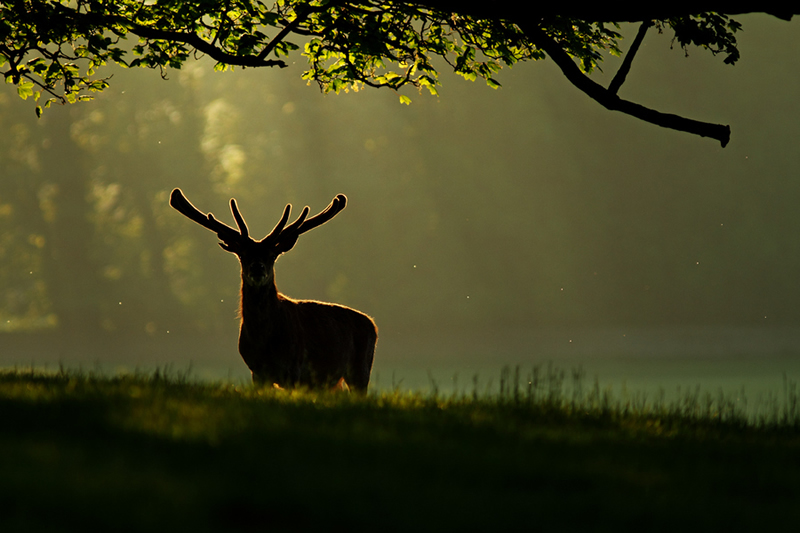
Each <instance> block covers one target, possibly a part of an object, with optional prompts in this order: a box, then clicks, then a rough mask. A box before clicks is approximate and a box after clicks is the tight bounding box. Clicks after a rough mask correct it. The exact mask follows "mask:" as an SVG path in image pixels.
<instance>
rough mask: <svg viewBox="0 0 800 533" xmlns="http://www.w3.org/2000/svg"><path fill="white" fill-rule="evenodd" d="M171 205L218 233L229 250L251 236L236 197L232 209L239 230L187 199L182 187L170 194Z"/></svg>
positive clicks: (232, 201)
mask: <svg viewBox="0 0 800 533" xmlns="http://www.w3.org/2000/svg"><path fill="white" fill-rule="evenodd" d="M169 205H171V206H172V207H173V208H174V209H175V210H176V211H178V212H179V213H181V214H182V215H184V216H185V217H187V218H189V219H190V220H193V221H195V222H197V223H198V224H200V225H201V226H203V227H204V228H207V229H210V230H211V231H213V232H214V233H216V234H217V237H219V239H220V240H221V241H222V243H224V244H222V243H220V246H222V247H223V248H224V249H225V250H228V251H229V252H231V251H233V250H231V249H230V246H231V245H235V244H238V243H240V242H242V241H243V240H246V239H248V238H249V232H248V230H247V224H245V222H244V218H242V215H241V214H240V213H239V208H238V207H237V206H236V200H234V199H231V211H232V212H233V218H234V219H235V220H236V225H237V226H238V227H239V230H238V231H237V230H235V229H233V228H232V227H230V226H229V225H227V224H225V223H224V222H220V221H219V220H217V219H216V218H214V215H212V214H211V213H209V214H207V215H206V214H205V213H203V212H202V211H200V210H199V209H197V208H196V207H195V206H193V205H192V203H191V202H190V201H189V200H187V199H186V196H184V195H183V192H182V191H181V190H180V189H174V190H173V191H172V194H170V196H169Z"/></svg>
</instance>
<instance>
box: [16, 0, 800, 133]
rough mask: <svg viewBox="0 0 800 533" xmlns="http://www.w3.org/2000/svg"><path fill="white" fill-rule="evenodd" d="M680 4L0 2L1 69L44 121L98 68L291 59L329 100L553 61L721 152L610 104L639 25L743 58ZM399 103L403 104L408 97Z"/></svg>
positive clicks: (81, 94) (83, 94)
mask: <svg viewBox="0 0 800 533" xmlns="http://www.w3.org/2000/svg"><path fill="white" fill-rule="evenodd" d="M680 4H681V3H680V2H678V3H677V5H676V3H671V4H670V7H669V8H652V7H645V8H643V7H631V8H620V7H609V8H605V7H603V8H598V7H591V6H590V7H584V8H580V7H576V6H567V7H561V6H550V7H545V8H537V9H536V10H531V8H530V6H526V5H524V4H519V3H518V2H513V1H509V0H500V1H498V2H492V3H489V2H485V1H483V2H475V1H464V2H456V1H453V0H417V1H411V0H408V1H402V0H395V1H387V0H360V1H345V0H277V1H276V2H274V3H272V4H271V5H269V4H267V3H264V2H261V1H258V0H204V1H200V2H183V1H178V0H155V1H141V0H12V1H10V2H2V3H0V69H2V72H3V74H4V76H5V78H6V81H7V82H8V83H13V84H15V85H16V87H17V91H18V93H19V96H20V97H22V98H23V99H27V98H33V99H34V100H35V102H36V112H37V114H41V112H42V107H47V106H49V105H50V104H51V103H53V102H60V103H72V102H75V101H79V100H84V99H89V98H91V94H92V93H93V92H97V91H102V90H103V89H105V88H106V87H107V86H108V83H109V79H108V78H107V77H103V76H102V74H101V73H100V72H99V70H98V69H99V68H100V67H102V66H103V65H104V64H106V63H108V62H114V63H118V64H120V65H123V66H127V67H136V66H142V67H149V68H154V69H160V71H161V74H162V76H166V73H167V70H168V69H177V68H180V67H181V65H182V64H183V63H185V62H186V61H188V60H189V59H192V58H197V57H199V56H203V55H205V56H208V57H210V58H212V59H213V60H215V61H216V66H215V68H216V69H218V70H226V69H229V68H233V67H237V66H238V67H285V66H286V65H287V63H286V61H287V59H286V58H287V56H289V55H290V54H293V53H299V54H300V55H302V56H303V57H304V58H305V60H306V61H307V62H308V68H307V70H306V71H305V72H304V73H303V78H304V79H306V80H309V82H316V83H317V84H319V86H320V88H321V89H322V90H323V91H325V92H339V91H342V90H345V91H347V90H359V89H361V88H362V87H365V86H368V87H388V88H390V89H394V90H398V89H400V88H401V87H404V86H413V87H416V88H418V89H420V90H422V89H426V90H428V91H430V92H431V93H433V94H436V93H437V86H438V85H439V72H438V69H439V68H440V66H439V65H447V66H448V67H449V68H452V70H453V71H454V72H455V73H457V74H459V75H460V76H463V77H464V78H466V79H469V80H475V79H477V78H482V79H483V80H485V81H486V83H487V84H488V85H489V86H491V87H495V88H496V87H499V85H500V84H499V83H498V82H497V80H496V79H495V75H496V73H497V72H498V71H499V70H500V69H501V68H502V67H503V66H511V65H514V64H515V63H517V62H520V61H525V60H540V59H544V58H545V57H548V56H549V57H550V58H551V59H552V60H553V61H554V62H555V63H556V64H557V65H558V67H559V68H560V69H561V71H562V72H563V73H564V75H565V76H566V77H567V79H568V80H569V81H570V82H571V83H572V84H574V85H575V86H576V87H577V88H579V89H580V90H582V91H583V92H585V93H586V94H587V95H589V96H590V97H591V98H593V99H595V100H596V101H598V102H599V103H600V104H601V105H603V106H604V107H606V108H608V109H612V110H618V111H621V112H623V113H627V114H629V115H632V116H635V117H637V118H639V119H642V120H645V121H648V122H651V123H653V124H657V125H659V126H664V127H668V128H673V129H676V130H681V131H686V132H689V133H693V134H696V135H701V136H706V137H711V138H714V139H717V140H719V141H720V143H721V144H722V146H725V145H726V144H727V143H728V140H729V138H730V128H729V127H728V126H724V125H719V124H710V123H705V122H700V121H696V120H693V119H689V118H684V117H680V116H677V115H672V114H666V113H662V112H659V111H655V110H652V109H649V108H646V107H644V106H642V105H639V104H636V103H634V102H630V101H627V100H625V99H622V98H620V97H619V96H618V95H617V93H618V91H619V89H620V87H621V86H622V84H623V82H624V81H625V77H626V75H627V72H628V70H629V69H630V66H631V62H632V61H633V58H634V56H635V54H636V50H637V49H638V47H639V45H640V44H641V42H642V40H643V39H644V37H645V33H646V32H647V30H648V28H655V29H656V30H657V31H659V32H663V31H670V32H673V34H674V39H673V42H674V43H677V44H678V45H679V46H680V47H682V48H684V49H687V48H688V47H693V46H694V47H700V48H703V49H706V50H709V51H710V52H711V53H712V54H715V55H721V56H722V58H723V61H724V62H725V63H728V64H734V63H735V62H736V61H737V60H738V59H739V51H738V49H737V46H736V38H735V34H736V32H737V30H739V29H740V27H741V26H740V24H739V23H738V22H736V21H735V20H734V19H732V18H731V15H734V14H735V13H725V12H718V11H715V7H718V6H712V5H709V6H696V3H692V4H690V5H691V6H692V7H688V5H689V4H688V3H686V4H687V6H681V5H680ZM765 4H767V5H765ZM768 4H769V2H766V3H763V2H762V3H761V4H760V5H759V8H758V10H760V11H766V12H769V13H771V14H774V15H775V16H778V17H780V18H783V19H790V18H791V16H792V15H793V13H792V11H797V10H796V9H794V10H793V9H792V8H788V7H785V5H786V4H785V3H782V4H781V7H777V3H776V6H770V5H768ZM771 7H774V9H771ZM701 9H702V11H700V10H701ZM622 22H639V23H640V24H641V25H640V28H639V31H638V33H637V35H636V37H635V38H634V39H633V41H632V44H631V45H630V47H629V48H628V50H627V51H626V52H625V54H624V60H623V62H622V64H621V67H620V69H619V71H618V72H617V74H616V75H615V77H614V79H613V80H612V82H611V84H610V85H609V87H607V88H606V87H603V86H601V85H599V84H598V83H596V82H595V81H594V80H592V79H591V77H590V76H589V75H590V74H591V73H592V72H593V71H594V70H595V69H597V68H598V66H599V64H600V63H601V61H602V59H603V56H604V54H607V53H608V54H612V55H623V51H622V47H621V41H622V36H621V34H620V33H619V23H622ZM130 37H133V39H129V38H130ZM437 59H438V61H437ZM400 100H401V101H402V102H403V103H409V101H410V100H409V98H408V97H407V96H405V95H401V96H400Z"/></svg>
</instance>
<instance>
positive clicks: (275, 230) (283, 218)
mask: <svg viewBox="0 0 800 533" xmlns="http://www.w3.org/2000/svg"><path fill="white" fill-rule="evenodd" d="M291 211H292V204H286V207H285V208H284V209H283V216H281V219H280V220H279V221H278V223H277V224H275V227H274V228H272V231H270V232H269V235H267V236H266V237H264V238H263V239H261V240H262V241H266V240H267V239H270V238H272V237H278V236H279V235H280V234H281V232H282V231H283V227H284V226H286V222H287V221H288V220H289V213H290V212H291Z"/></svg>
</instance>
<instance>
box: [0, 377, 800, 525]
mask: <svg viewBox="0 0 800 533" xmlns="http://www.w3.org/2000/svg"><path fill="white" fill-rule="evenodd" d="M509 377H510V374H509V373H507V374H506V375H505V376H504V377H503V378H501V379H505V381H504V382H503V387H502V391H503V392H502V393H501V394H500V395H495V396H482V395H478V394H476V395H475V396H473V395H466V396H463V395H462V396H454V397H449V396H448V397H442V396H441V395H437V394H431V395H419V394H413V393H401V392H383V393H376V394H369V395H367V396H366V397H360V396H356V395H351V394H345V393H339V394H329V393H318V392H313V391H293V392H289V391H279V390H272V389H260V390H259V389H255V388H253V387H249V386H247V387H245V386H234V385H230V384H220V383H194V382H191V381H189V380H188V379H186V378H185V377H181V376H172V377H165V376H164V375H163V373H159V372H157V373H156V374H155V375H147V376H144V375H121V376H116V377H103V376H93V375H86V374H80V373H74V372H65V371H61V372H59V373H55V374H45V373H41V372H33V371H17V370H8V371H4V372H0V530H2V531H87V530H99V531H102V530H114V531H142V530H148V531H176V530H180V531H264V530H267V531H298V530H310V531H318V530H327V529H330V528H337V529H345V530H348V531H358V530H379V531H396V530H397V531H399V530H459V531H487V530H493V531H498V530H502V529H511V528H523V530H534V529H535V530H539V529H543V530H554V529H559V530H563V529H564V528H565V527H569V528H576V527H585V528H590V529H591V530H593V531H597V530H614V531H619V530H629V529H632V528H637V529H640V530H647V531H657V530H675V529H678V528H686V527H692V528H697V527H711V528H713V529H717V530H719V529H723V528H726V529H731V530H742V531H744V530H755V529H756V528H758V529H763V528H765V527H778V526H781V525H784V524H787V523H792V522H796V521H797V520H798V519H800V506H798V505H797V502H798V501H800V484H799V483H798V480H799V479H800V417H799V416H798V413H797V408H796V407H797V401H796V400H797V399H796V395H795V388H794V387H793V386H791V387H789V388H788V389H787V394H785V395H784V401H783V404H782V405H777V404H776V406H775V409H774V410H773V411H772V413H771V414H768V415H764V416H761V417H760V418H759V419H757V420H748V419H747V418H746V417H745V415H744V414H743V412H742V411H741V410H740V409H739V408H738V407H737V406H736V405H735V403H734V402H731V401H729V400H727V399H725V398H712V397H710V396H703V395H700V394H697V393H690V394H686V395H685V396H684V397H682V398H680V399H679V400H676V401H674V402H671V403H666V402H663V401H659V400H658V399H654V401H645V399H644V398H641V397H636V396H634V397H633V398H613V397H611V396H610V394H609V393H608V392H605V391H601V390H599V388H598V387H597V386H595V387H594V388H592V387H588V390H587V392H586V393H585V394H582V393H578V392H573V393H566V392H563V389H562V388H561V384H560V382H559V381H558V379H559V378H558V375H557V374H556V373H553V372H551V371H549V370H548V373H547V375H542V376H541V379H539V377H538V376H537V379H536V380H534V382H531V383H530V384H528V383H525V384H524V386H520V385H517V384H513V385H512V383H511V382H512V380H510V379H508V378H509ZM561 377H562V378H563V374H562V376H561ZM513 381H514V383H518V380H516V379H515V380H513Z"/></svg>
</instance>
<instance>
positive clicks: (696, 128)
mask: <svg viewBox="0 0 800 533" xmlns="http://www.w3.org/2000/svg"><path fill="white" fill-rule="evenodd" d="M522 29H523V31H524V32H525V34H526V35H528V37H529V38H530V39H531V41H532V42H533V44H534V45H536V47H537V48H539V49H541V50H543V51H544V52H545V53H546V54H547V55H548V56H550V58H551V59H552V60H553V61H554V62H555V63H556V65H558V67H559V68H560V69H561V72H563V73H564V75H565V76H566V77H567V79H568V80H569V81H570V82H571V83H572V84H573V85H574V86H575V87H577V88H578V89H580V90H581V91H583V92H584V93H586V94H587V95H588V96H589V97H590V98H592V99H593V100H595V101H596V102H598V103H599V104H600V105H602V106H603V107H605V108H606V109H610V110H612V111H620V112H622V113H625V114H626V115H631V116H632V117H636V118H638V119H641V120H644V121H645V122H650V123H651V124H655V125H657V126H662V127H664V128H670V129H673V130H678V131H685V132H687V133H692V134H694V135H699V136H701V137H711V138H712V139H716V140H718V141H719V142H720V144H721V145H722V147H723V148H724V147H725V146H726V145H727V144H728V141H730V137H731V129H730V127H729V126H724V125H722V124H711V123H708V122H700V121H698V120H693V119H690V118H685V117H681V116H679V115H672V114H669V113H661V112H659V111H655V110H653V109H649V108H647V107H644V106H643V105H639V104H635V103H633V102H629V101H627V100H623V99H622V98H620V97H618V96H617V95H616V94H614V93H612V92H610V91H609V90H608V89H605V88H604V87H603V86H602V85H600V84H598V83H596V82H594V81H592V80H591V79H589V77H588V76H586V75H584V74H583V72H581V70H580V69H579V68H578V66H577V65H576V64H575V62H574V61H573V60H572V58H571V57H570V56H569V54H567V53H566V52H565V51H564V49H563V48H562V47H561V46H560V45H559V44H558V43H557V42H556V41H554V40H553V39H551V38H550V36H548V35H547V34H546V33H544V32H543V31H542V30H541V29H540V28H539V27H538V26H532V27H527V28H526V27H523V28H522Z"/></svg>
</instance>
